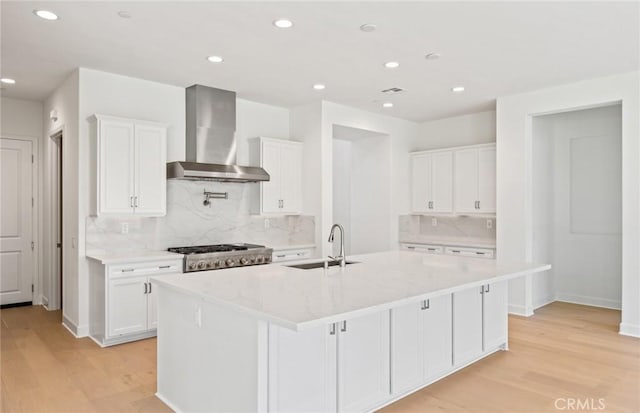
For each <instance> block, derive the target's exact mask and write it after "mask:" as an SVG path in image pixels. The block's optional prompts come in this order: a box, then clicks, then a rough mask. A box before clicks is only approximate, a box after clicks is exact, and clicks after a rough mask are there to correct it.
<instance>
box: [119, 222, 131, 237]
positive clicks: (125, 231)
mask: <svg viewBox="0 0 640 413" xmlns="http://www.w3.org/2000/svg"><path fill="white" fill-rule="evenodd" d="M120 232H121V233H122V234H128V233H129V223H128V222H123V223H122V229H121V230H120Z"/></svg>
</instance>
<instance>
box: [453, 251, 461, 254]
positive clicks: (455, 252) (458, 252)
mask: <svg viewBox="0 0 640 413" xmlns="http://www.w3.org/2000/svg"><path fill="white" fill-rule="evenodd" d="M451 252H453V253H454V254H460V250H451Z"/></svg>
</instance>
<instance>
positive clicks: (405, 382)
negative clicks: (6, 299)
mask: <svg viewBox="0 0 640 413" xmlns="http://www.w3.org/2000/svg"><path fill="white" fill-rule="evenodd" d="M349 259H350V260H351V261H358V262H359V263H357V264H352V265H348V266H347V267H346V268H344V269H341V268H339V267H331V268H329V269H327V270H325V269H324V268H319V269H312V270H302V269H296V268H290V267H286V266H284V265H278V264H272V265H265V266H253V267H244V268H235V269H229V270H224V271H208V272H200V273H196V274H176V275H166V276H162V277H159V278H157V279H153V280H152V283H153V284H154V286H157V288H156V291H157V299H158V311H159V314H158V318H159V321H158V393H157V395H158V397H159V398H160V399H162V400H163V401H164V402H165V403H167V404H168V405H169V406H170V407H171V408H172V409H174V410H176V411H178V412H205V411H206V412H336V411H339V412H364V411H371V410H375V409H377V408H380V407H382V406H384V405H386V404H389V403H390V402H392V401H394V400H397V399H399V398H401V397H404V396H405V395H407V394H409V393H411V392H413V391H416V390H418V389H420V388H422V387H424V386H426V385H428V384H429V383H432V382H433V381H436V380H438V379H440V378H442V377H444V376H446V375H448V374H451V373H452V372H454V371H456V370H458V369H460V368H463V367H465V366H467V365H469V364H470V363H473V362H474V361H476V360H478V359H480V358H483V357H485V356H487V355H489V354H491V353H493V352H495V351H497V350H500V349H507V283H506V281H507V280H509V279H512V278H516V277H520V276H524V275H526V274H531V273H536V272H541V271H545V270H547V269H549V268H550V266H549V265H542V264H540V265H539V264H525V263H521V264H505V263H501V262H500V261H495V260H488V259H482V258H463V257H451V256H440V255H424V254H420V253H415V252H406V251H390V252H383V253H375V254H367V255H360V256H354V257H349Z"/></svg>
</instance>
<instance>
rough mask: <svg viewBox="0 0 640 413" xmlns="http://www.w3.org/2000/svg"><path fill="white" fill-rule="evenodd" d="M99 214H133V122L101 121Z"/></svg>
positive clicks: (99, 140) (99, 137)
mask: <svg viewBox="0 0 640 413" xmlns="http://www.w3.org/2000/svg"><path fill="white" fill-rule="evenodd" d="M99 123H100V126H99V128H100V130H99V133H98V135H99V136H98V146H99V148H98V153H99V159H98V162H99V169H98V179H99V180H100V183H99V185H98V188H99V194H98V197H99V201H98V202H99V207H98V214H131V213H133V203H134V200H133V196H134V195H135V194H134V192H135V188H134V163H135V157H134V150H135V148H134V126H133V123H132V122H124V121H117V120H99Z"/></svg>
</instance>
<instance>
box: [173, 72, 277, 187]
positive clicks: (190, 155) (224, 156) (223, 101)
mask: <svg viewBox="0 0 640 413" xmlns="http://www.w3.org/2000/svg"><path fill="white" fill-rule="evenodd" d="M186 97H187V99H186V101H187V102H186V103H187V110H186V115H187V117H186V126H187V128H186V136H185V137H186V145H187V148H186V162H182V161H178V162H169V163H168V164H167V178H168V179H188V180H193V181H222V182H260V181H268V180H269V179H270V177H269V174H268V173H267V171H265V170H264V169H262V168H260V167H256V166H240V165H236V140H235V132H236V93H235V92H231V91H229V90H222V89H215V88H212V87H207V86H202V85H193V86H191V87H188V88H187V90H186Z"/></svg>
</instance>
